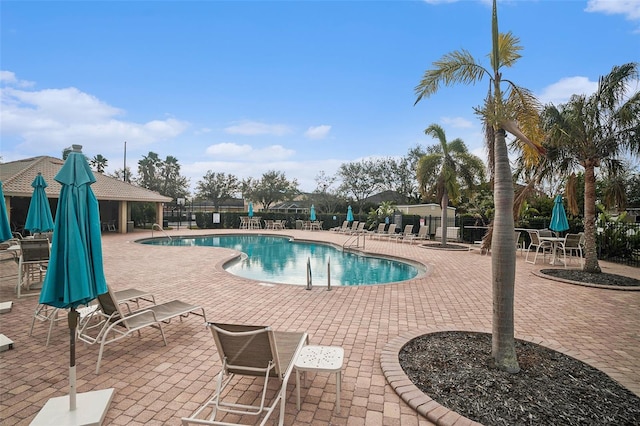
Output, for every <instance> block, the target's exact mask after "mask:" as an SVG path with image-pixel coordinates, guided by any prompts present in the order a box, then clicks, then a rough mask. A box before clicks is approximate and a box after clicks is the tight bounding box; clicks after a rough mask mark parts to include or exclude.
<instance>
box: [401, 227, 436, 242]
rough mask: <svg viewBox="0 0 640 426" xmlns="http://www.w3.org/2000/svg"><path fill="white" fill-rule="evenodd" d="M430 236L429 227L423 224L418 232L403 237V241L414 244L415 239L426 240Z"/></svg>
mask: <svg viewBox="0 0 640 426" xmlns="http://www.w3.org/2000/svg"><path fill="white" fill-rule="evenodd" d="M429 238H430V237H429V227H428V226H426V225H421V226H420V229H419V230H418V233H417V234H410V235H409V236H407V237H403V238H402V242H403V243H404V242H405V241H407V242H408V243H410V244H413V242H414V241H426V240H428V239H429Z"/></svg>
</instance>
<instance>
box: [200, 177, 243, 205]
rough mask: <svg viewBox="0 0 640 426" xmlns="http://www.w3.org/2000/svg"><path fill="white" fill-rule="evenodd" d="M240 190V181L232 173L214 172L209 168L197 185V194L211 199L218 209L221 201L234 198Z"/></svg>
mask: <svg viewBox="0 0 640 426" xmlns="http://www.w3.org/2000/svg"><path fill="white" fill-rule="evenodd" d="M238 191H240V181H239V180H238V178H237V177H236V176H234V175H232V174H225V173H214V172H213V171H211V170H209V171H207V173H206V174H205V175H204V177H203V178H202V180H201V181H198V183H197V186H196V196H198V197H200V198H203V199H205V200H211V201H212V202H213V206H214V207H215V208H216V209H219V208H220V202H222V201H224V200H227V199H229V198H233V197H234V196H235V195H236V194H237V193H238Z"/></svg>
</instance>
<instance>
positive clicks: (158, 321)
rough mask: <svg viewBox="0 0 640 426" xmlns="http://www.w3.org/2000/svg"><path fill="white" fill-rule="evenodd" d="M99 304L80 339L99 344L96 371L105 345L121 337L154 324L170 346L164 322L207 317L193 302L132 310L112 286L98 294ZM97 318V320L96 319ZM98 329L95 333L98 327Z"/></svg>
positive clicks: (85, 322) (81, 329)
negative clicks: (192, 316) (121, 301)
mask: <svg viewBox="0 0 640 426" xmlns="http://www.w3.org/2000/svg"><path fill="white" fill-rule="evenodd" d="M97 300H98V306H99V309H96V311H95V312H93V313H92V314H91V315H90V316H89V317H88V318H87V319H86V320H85V321H84V322H83V323H82V324H81V326H80V328H79V330H78V340H81V341H83V342H85V343H88V344H90V345H92V344H94V343H98V342H99V343H100V351H99V352H98V362H97V364H96V374H98V372H99V371H100V361H101V360H102V354H103V353H104V346H105V345H106V344H108V343H113V342H117V341H118V340H120V339H123V338H125V337H129V336H130V335H131V334H133V333H134V332H136V331H137V332H138V335H140V330H141V329H143V328H146V327H154V328H157V329H158V330H160V334H161V335H162V340H163V342H164V344H165V346H166V345H167V339H166V338H165V336H164V330H163V329H162V324H163V323H165V324H168V323H169V322H170V321H171V320H172V319H173V318H180V321H182V318H184V317H187V316H189V314H194V315H198V316H201V317H202V318H204V321H205V322H206V321H207V317H206V315H205V313H204V309H203V308H202V307H201V306H196V305H191V304H189V303H185V302H182V301H180V300H173V301H171V302H165V303H161V304H159V305H155V304H154V305H151V306H147V307H144V308H142V309H139V310H136V311H132V310H131V309H130V307H129V305H128V304H126V303H119V302H118V298H117V296H116V294H115V292H113V291H112V290H111V288H109V291H108V292H107V293H104V294H101V295H99V296H98V299H97ZM96 319H97V323H96V321H95V320H96ZM96 329H98V332H97V333H96V334H95V335H94V334H93V333H95V330H96Z"/></svg>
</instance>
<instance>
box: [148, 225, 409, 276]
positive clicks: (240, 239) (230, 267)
mask: <svg viewBox="0 0 640 426" xmlns="http://www.w3.org/2000/svg"><path fill="white" fill-rule="evenodd" d="M141 243H142V244H153V245H168V246H209V247H225V248H230V249H234V250H237V251H240V252H242V253H245V254H246V256H241V257H240V258H238V259H236V260H234V261H232V262H229V263H228V264H227V265H225V269H226V270H227V271H228V272H230V273H232V274H234V275H238V276H241V277H244V278H250V279H253V280H258V281H266V282H274V283H285V284H298V285H306V284H307V261H309V262H310V264H311V273H312V282H313V285H315V286H326V285H327V263H328V262H329V261H330V265H331V266H330V274H331V285H332V286H357V285H371V284H384V283H391V282H397V281H405V280H409V279H411V278H414V277H416V276H417V275H418V273H419V272H420V270H419V269H418V268H417V267H416V266H414V265H411V264H409V263H405V262H400V261H397V260H392V259H387V258H382V257H372V256H363V255H360V254H356V253H352V252H346V251H342V250H340V249H338V248H336V247H334V246H332V245H329V244H324V243H316V242H306V241H293V240H291V239H290V238H288V237H280V236H269V235H205V236H201V237H174V238H173V239H168V238H155V239H149V240H143V241H141Z"/></svg>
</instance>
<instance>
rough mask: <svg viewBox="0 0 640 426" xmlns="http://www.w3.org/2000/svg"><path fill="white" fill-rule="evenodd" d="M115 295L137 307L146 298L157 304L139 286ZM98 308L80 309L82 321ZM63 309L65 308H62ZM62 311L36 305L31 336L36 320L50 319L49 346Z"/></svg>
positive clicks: (117, 292)
mask: <svg viewBox="0 0 640 426" xmlns="http://www.w3.org/2000/svg"><path fill="white" fill-rule="evenodd" d="M113 294H114V296H115V298H116V300H117V301H118V303H129V302H134V303H135V304H136V307H138V308H139V307H140V300H144V301H147V302H150V303H152V304H154V305H155V304H156V300H155V298H154V297H153V294H151V293H150V292H148V291H144V290H138V289H137V288H127V289H125V290H119V291H115V292H114V293H113ZM97 308H98V305H95V304H94V305H89V306H86V307H84V308H80V309H78V312H79V313H80V321H81V323H82V321H83V320H84V318H86V317H88V316H89V315H91V314H92V313H93V311H94V310H95V309H97ZM62 310H63V311H64V310H65V309H62ZM59 313H60V308H55V307H53V306H49V305H42V304H40V305H38V306H36V310H35V312H34V314H33V319H32V321H31V328H30V329H29V336H31V335H32V334H33V327H34V326H35V324H36V321H42V322H46V321H49V331H48V332H47V343H46V344H45V346H49V340H50V339H51V331H53V325H54V324H55V323H57V322H58V320H60V319H63V318H64V317H63V318H59V317H58V314H59Z"/></svg>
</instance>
